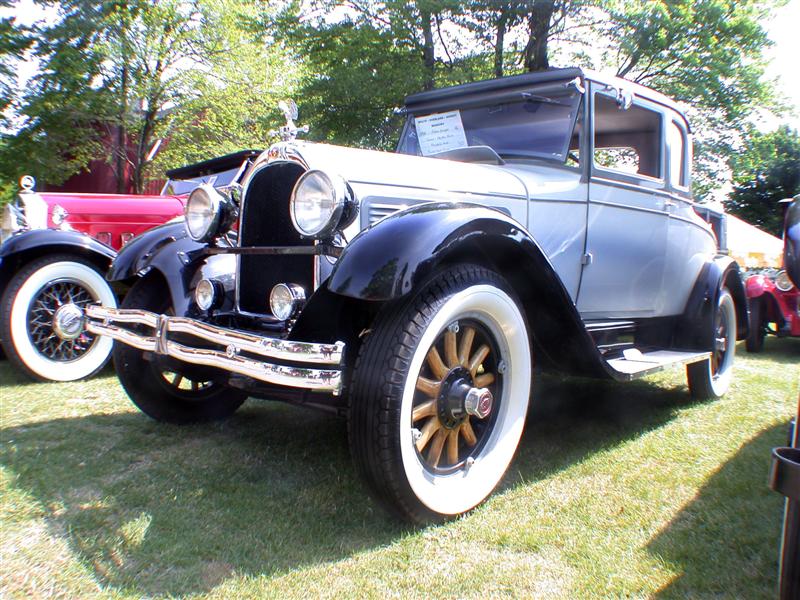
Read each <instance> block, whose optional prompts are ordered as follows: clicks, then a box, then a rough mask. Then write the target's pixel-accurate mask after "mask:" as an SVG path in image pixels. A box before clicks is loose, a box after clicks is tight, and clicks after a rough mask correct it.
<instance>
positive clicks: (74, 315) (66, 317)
mask: <svg viewBox="0 0 800 600" xmlns="http://www.w3.org/2000/svg"><path fill="white" fill-rule="evenodd" d="M53 331H55V332H56V335H57V336H58V337H59V338H61V339H62V340H68V341H69V340H75V339H77V338H78V337H79V336H80V335H81V333H83V311H82V310H81V309H80V308H78V307H77V306H76V305H75V304H72V303H71V302H70V303H69V304H64V305H63V306H60V307H59V308H58V309H57V310H56V314H55V315H54V316H53Z"/></svg>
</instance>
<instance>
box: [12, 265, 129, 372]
mask: <svg viewBox="0 0 800 600" xmlns="http://www.w3.org/2000/svg"><path fill="white" fill-rule="evenodd" d="M94 302H100V303H101V304H103V305H104V306H111V307H116V306H117V301H116V297H115V296H114V293H113V291H112V290H111V288H110V287H109V285H108V283H107V282H106V281H105V279H104V278H103V276H102V275H101V274H100V273H99V272H98V270H97V268H96V267H95V266H94V265H92V264H90V263H88V262H85V261H84V260H82V259H80V258H79V257H76V256H71V255H63V254H62V255H54V256H46V257H43V258H40V259H38V260H35V261H33V262H31V263H29V264H27V265H25V266H24V267H23V268H22V269H20V271H19V272H17V273H16V275H14V277H13V278H12V279H11V281H10V282H9V285H8V286H7V287H6V290H5V292H4V294H3V298H2V304H1V306H0V327H2V336H3V349H4V350H5V352H6V356H7V357H8V359H9V360H10V361H11V362H12V363H13V364H14V365H15V366H16V367H18V368H20V369H22V370H23V371H24V372H25V373H27V374H28V375H30V376H31V377H33V378H34V379H39V380H42V381H75V380H78V379H83V378H85V377H89V376H90V375H93V374H94V373H96V372H97V371H99V370H100V369H101V368H102V367H103V366H104V365H105V364H106V362H107V361H108V359H109V356H110V354H111V347H112V341H111V339H110V338H103V337H94V336H91V335H89V334H86V333H85V332H82V333H81V334H80V335H78V336H77V337H76V338H75V339H63V338H61V337H59V336H58V335H57V334H56V331H55V329H54V328H53V324H52V319H53V318H54V317H55V312H57V310H58V308H60V307H61V306H64V305H66V304H73V305H75V306H77V307H78V308H80V307H82V306H85V305H86V304H90V303H94Z"/></svg>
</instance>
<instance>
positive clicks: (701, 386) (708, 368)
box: [686, 288, 736, 400]
mask: <svg viewBox="0 0 800 600" xmlns="http://www.w3.org/2000/svg"><path fill="white" fill-rule="evenodd" d="M710 350H711V358H709V359H707V360H704V361H701V362H698V363H693V364H690V365H687V366H686V375H687V379H688V382H689V391H690V392H691V394H692V397H693V398H697V399H700V400H712V399H717V398H721V397H722V396H724V395H725V393H726V392H727V391H728V388H729V387H730V385H731V378H732V377H733V357H734V354H735V353H736V306H735V305H734V303H733V297H732V296H731V294H730V292H729V291H728V288H722V291H721V293H720V296H719V300H718V302H717V310H716V311H715V313H714V345H713V347H712V348H711V349H710Z"/></svg>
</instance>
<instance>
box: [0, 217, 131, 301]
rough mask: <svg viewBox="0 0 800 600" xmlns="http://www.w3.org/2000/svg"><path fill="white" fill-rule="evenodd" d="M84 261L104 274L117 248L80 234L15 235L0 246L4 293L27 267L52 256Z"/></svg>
mask: <svg viewBox="0 0 800 600" xmlns="http://www.w3.org/2000/svg"><path fill="white" fill-rule="evenodd" d="M56 253H66V254H74V255H76V256H80V257H83V258H85V259H87V260H89V261H91V262H92V263H94V264H95V265H96V266H97V268H98V269H99V270H101V271H104V270H105V269H107V268H108V266H109V265H110V264H111V261H112V260H113V259H114V257H115V256H116V252H114V249H113V248H109V247H108V246H106V245H105V244H101V243H100V242H98V241H97V240H96V239H94V238H92V237H90V236H88V235H86V234H85V233H80V232H78V231H61V230H60V229H33V230H30V231H21V232H19V233H16V234H14V235H12V236H11V237H10V238H8V239H7V240H5V241H4V242H3V243H2V244H0V292H1V291H2V290H3V289H5V286H6V284H7V283H8V281H9V280H10V279H11V277H13V276H14V273H16V272H17V271H18V270H19V269H20V268H21V267H22V266H23V265H24V264H26V263H28V262H30V261H31V260H35V259H37V258H39V257H41V256H46V255H48V254H56Z"/></svg>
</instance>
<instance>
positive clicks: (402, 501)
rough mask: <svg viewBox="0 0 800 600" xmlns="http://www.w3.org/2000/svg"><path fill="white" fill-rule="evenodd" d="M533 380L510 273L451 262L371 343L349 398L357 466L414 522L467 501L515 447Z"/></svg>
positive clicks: (390, 314)
mask: <svg viewBox="0 0 800 600" xmlns="http://www.w3.org/2000/svg"><path fill="white" fill-rule="evenodd" d="M530 386H531V351H530V344H529V338H528V333H527V327H526V323H525V318H524V316H523V314H522V311H521V309H520V307H519V304H518V302H517V301H516V300H515V299H514V297H513V293H512V292H511V291H510V289H509V287H508V286H507V284H506V283H505V281H504V280H503V279H502V278H501V277H500V276H499V275H497V274H496V273H493V272H491V271H488V270H486V269H484V268H481V267H476V266H472V265H464V266H459V267H456V268H454V269H452V270H449V271H446V272H444V273H442V274H441V275H440V276H439V277H437V278H435V279H433V280H432V281H431V282H430V283H429V284H428V285H427V286H425V287H424V288H423V289H422V290H421V291H420V293H418V294H416V295H415V296H414V297H413V298H411V299H409V300H408V301H406V302H405V305H404V306H402V307H396V306H388V307H387V308H386V310H385V311H384V313H382V314H381V315H379V317H378V318H377V319H376V322H375V324H374V326H373V329H372V332H371V334H370V335H369V337H368V338H367V340H366V341H365V343H364V345H363V347H362V349H361V352H360V354H359V358H358V362H357V364H356V368H355V372H354V375H353V385H352V392H351V397H350V423H349V425H350V442H351V451H352V453H353V458H354V460H355V462H356V465H357V467H358V468H359V471H360V472H361V474H362V475H363V476H364V477H365V479H366V480H367V483H368V485H369V487H370V488H371V490H372V491H373V493H374V494H375V495H376V497H377V498H378V499H379V500H380V501H381V502H382V503H383V504H384V505H386V506H387V507H388V508H390V509H391V510H393V511H394V512H396V513H399V514H400V516H402V517H404V518H406V519H408V520H411V521H415V522H430V521H441V520H442V519H446V518H448V517H452V516H455V515H459V514H462V513H464V512H466V511H469V510H470V509H472V508H474V507H475V506H477V505H478V504H480V503H481V502H483V501H484V500H485V499H486V498H487V497H488V496H489V495H490V494H491V493H492V491H493V490H494V489H495V487H497V485H498V483H499V482H500V480H501V478H502V477H503V474H504V473H505V472H506V470H507V468H508V466H509V464H510V463H511V460H512V459H513V457H514V454H515V452H516V449H517V446H518V444H519V440H520V437H521V435H522V430H523V427H524V424H525V416H526V413H527V409H528V398H529V395H530ZM479 399H480V402H482V403H483V404H482V407H483V410H480V409H479V408H478V406H477V405H476V403H475V402H474V400H479Z"/></svg>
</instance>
